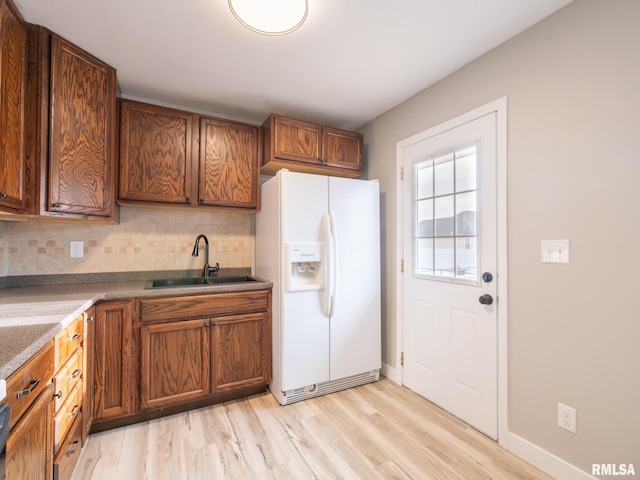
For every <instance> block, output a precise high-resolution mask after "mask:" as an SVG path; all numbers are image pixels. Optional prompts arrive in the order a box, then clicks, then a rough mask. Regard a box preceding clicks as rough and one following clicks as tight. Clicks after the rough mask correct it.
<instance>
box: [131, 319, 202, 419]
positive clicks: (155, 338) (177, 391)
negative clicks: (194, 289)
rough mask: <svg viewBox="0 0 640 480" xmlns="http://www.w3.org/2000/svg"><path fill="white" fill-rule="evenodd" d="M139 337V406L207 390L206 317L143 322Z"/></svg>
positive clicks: (174, 400)
mask: <svg viewBox="0 0 640 480" xmlns="http://www.w3.org/2000/svg"><path fill="white" fill-rule="evenodd" d="M140 339H141V345H142V346H141V361H140V375H141V383H140V407H141V408H142V409H145V408H154V407H162V406H168V405H175V404H179V403H182V402H185V401H188V400H196V399H198V398H202V397H205V396H207V395H208V394H209V378H210V375H209V320H190V321H177V322H171V323H161V324H151V325H143V326H142V328H141V331H140Z"/></svg>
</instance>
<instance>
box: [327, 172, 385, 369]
mask: <svg viewBox="0 0 640 480" xmlns="http://www.w3.org/2000/svg"><path fill="white" fill-rule="evenodd" d="M329 210H330V212H331V214H332V217H333V219H334V227H335V232H334V234H335V236H336V238H335V252H334V253H335V255H336V260H335V262H334V265H335V291H336V294H335V300H334V311H333V316H332V317H331V326H330V344H331V354H330V362H331V366H330V369H331V380H337V379H340V378H345V377H348V376H351V375H357V374H360V373H363V372H367V371H369V370H374V369H379V368H380V367H381V362H382V359H381V320H380V315H381V313H380V195H379V184H378V182H370V181H364V180H352V179H345V178H338V177H329Z"/></svg>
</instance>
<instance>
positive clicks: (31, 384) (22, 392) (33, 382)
mask: <svg viewBox="0 0 640 480" xmlns="http://www.w3.org/2000/svg"><path fill="white" fill-rule="evenodd" d="M39 383H40V380H31V381H30V382H29V387H28V388H26V389H24V390H20V391H19V392H18V393H16V398H22V397H26V396H27V395H29V394H30V393H32V392H33V390H34V389H35V388H36V387H37V386H38V384H39Z"/></svg>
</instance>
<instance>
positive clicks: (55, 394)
mask: <svg viewBox="0 0 640 480" xmlns="http://www.w3.org/2000/svg"><path fill="white" fill-rule="evenodd" d="M53 396H54V397H56V398H62V390H58V393H54V394H53Z"/></svg>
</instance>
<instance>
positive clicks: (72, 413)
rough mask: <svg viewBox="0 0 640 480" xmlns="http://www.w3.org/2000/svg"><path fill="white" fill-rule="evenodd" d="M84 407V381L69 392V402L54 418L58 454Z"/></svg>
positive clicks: (55, 444)
mask: <svg viewBox="0 0 640 480" xmlns="http://www.w3.org/2000/svg"><path fill="white" fill-rule="evenodd" d="M81 407H82V381H79V382H78V383H77V384H76V386H75V387H74V388H73V389H72V390H71V392H69V395H68V396H67V400H66V401H65V402H64V404H62V407H61V408H60V410H59V411H58V413H56V414H55V416H54V417H53V451H54V452H57V451H58V449H59V448H60V446H61V445H62V441H63V439H64V438H65V436H66V435H67V432H69V429H70V428H71V425H72V424H73V421H74V420H75V419H76V417H77V416H79V415H80V408H81Z"/></svg>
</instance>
